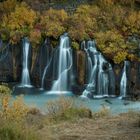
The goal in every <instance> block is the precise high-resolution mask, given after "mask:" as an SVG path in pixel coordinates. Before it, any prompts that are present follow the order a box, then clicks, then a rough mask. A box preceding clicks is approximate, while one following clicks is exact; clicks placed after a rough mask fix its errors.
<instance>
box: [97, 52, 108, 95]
mask: <svg viewBox="0 0 140 140" xmlns="http://www.w3.org/2000/svg"><path fill="white" fill-rule="evenodd" d="M104 64H107V61H106V60H105V59H104V58H103V56H102V54H101V53H100V54H99V72H98V87H97V89H98V91H97V93H98V95H97V96H99V97H103V96H108V88H109V77H108V73H107V72H106V70H104Z"/></svg>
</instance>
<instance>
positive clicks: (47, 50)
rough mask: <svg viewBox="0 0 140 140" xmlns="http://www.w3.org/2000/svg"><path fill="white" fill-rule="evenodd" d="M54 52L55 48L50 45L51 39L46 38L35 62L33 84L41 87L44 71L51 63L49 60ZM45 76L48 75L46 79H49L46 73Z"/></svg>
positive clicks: (32, 73)
mask: <svg viewBox="0 0 140 140" xmlns="http://www.w3.org/2000/svg"><path fill="white" fill-rule="evenodd" d="M33 53H35V52H33ZM52 53H53V48H52V47H51V45H50V40H49V39H46V41H45V42H44V44H43V45H42V46H41V47H39V49H38V51H37V53H36V58H35V62H34V64H33V69H32V72H31V75H32V81H33V84H34V85H36V86H37V87H41V81H42V77H43V73H44V70H45V67H46V66H47V65H48V64H49V61H50V59H51V57H52ZM45 77H46V78H45V80H47V79H48V78H47V75H45ZM45 85H46V81H45Z"/></svg>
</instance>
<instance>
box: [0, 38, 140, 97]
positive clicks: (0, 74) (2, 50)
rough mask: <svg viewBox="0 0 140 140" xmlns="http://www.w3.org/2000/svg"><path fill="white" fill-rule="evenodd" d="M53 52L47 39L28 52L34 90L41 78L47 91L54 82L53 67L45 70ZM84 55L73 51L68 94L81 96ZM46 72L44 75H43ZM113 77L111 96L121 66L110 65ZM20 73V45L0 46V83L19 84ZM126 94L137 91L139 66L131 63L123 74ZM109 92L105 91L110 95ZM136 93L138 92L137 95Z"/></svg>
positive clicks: (84, 84)
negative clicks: (126, 77) (125, 73)
mask: <svg viewBox="0 0 140 140" xmlns="http://www.w3.org/2000/svg"><path fill="white" fill-rule="evenodd" d="M53 53H54V49H53V47H52V46H51V43H50V41H49V39H46V41H45V42H44V43H43V45H42V46H41V47H38V50H37V51H35V50H33V49H32V50H30V52H29V65H30V76H31V82H32V84H33V85H35V87H41V84H42V77H43V74H44V73H45V75H44V88H45V89H50V88H51V86H52V81H53V80H54V79H53V78H54V76H55V75H54V73H55V70H54V69H53V68H52V67H53V65H57V63H53V64H52V63H51V65H50V66H49V69H45V68H46V67H47V66H48V65H49V63H50V61H51V59H52V60H53V57H52V56H53ZM86 57H87V56H86V53H85V52H84V51H83V50H73V65H74V67H73V72H74V76H75V77H74V79H75V81H76V82H75V83H72V84H73V85H72V90H73V91H74V92H75V93H76V94H80V93H82V92H83V90H84V89H85V86H86V79H87V64H86V63H87V62H86V60H87V59H86ZM108 67H109V65H108V64H104V65H103V69H104V70H106V69H108ZM45 70H46V72H45ZM113 70H114V73H115V84H116V85H115V87H116V90H115V94H116V95H119V93H120V80H121V76H122V70H123V63H122V64H120V65H113ZM21 72H22V45H21V44H18V45H14V46H7V45H6V43H2V42H1V43H0V82H18V83H19V82H20V80H21ZM127 75H128V86H127V88H128V89H129V90H128V91H129V94H133V93H135V91H140V63H139V62H135V63H131V67H130V69H129V70H128V72H127ZM111 88H112V87H110V89H109V91H111ZM137 93H138V92H137Z"/></svg>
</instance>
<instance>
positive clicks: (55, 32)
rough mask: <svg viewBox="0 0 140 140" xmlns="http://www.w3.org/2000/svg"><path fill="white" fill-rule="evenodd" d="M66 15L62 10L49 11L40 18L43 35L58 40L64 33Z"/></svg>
mask: <svg viewBox="0 0 140 140" xmlns="http://www.w3.org/2000/svg"><path fill="white" fill-rule="evenodd" d="M67 18H68V15H67V13H66V12H65V11H64V10H55V9H50V10H48V11H45V12H44V13H43V14H42V15H41V17H40V26H41V28H42V32H43V34H45V35H46V36H49V37H53V38H54V39H58V38H59V36H60V35H61V34H63V33H64V32H65V31H66V26H65V23H66V20H67Z"/></svg>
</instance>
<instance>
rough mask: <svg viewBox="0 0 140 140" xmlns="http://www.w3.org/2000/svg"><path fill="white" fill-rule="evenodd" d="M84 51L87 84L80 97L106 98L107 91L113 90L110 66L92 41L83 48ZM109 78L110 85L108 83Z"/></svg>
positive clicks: (112, 73)
mask: <svg viewBox="0 0 140 140" xmlns="http://www.w3.org/2000/svg"><path fill="white" fill-rule="evenodd" d="M84 51H85V53H86V55H87V65H88V66H87V67H88V69H87V73H88V80H87V81H88V84H87V86H86V89H85V90H84V91H83V94H82V97H89V98H93V97H95V98H99V97H105V96H108V95H109V89H112V92H113V91H114V89H115V80H114V72H113V69H112V66H111V64H109V62H107V61H106V60H105V59H104V57H103V56H102V54H101V53H100V52H99V51H97V49H96V45H95V42H94V41H88V42H87V48H86V47H85V48H84ZM111 76H112V83H111V82H110V78H111ZM113 84H114V85H113ZM112 94H114V92H113V93H112Z"/></svg>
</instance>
